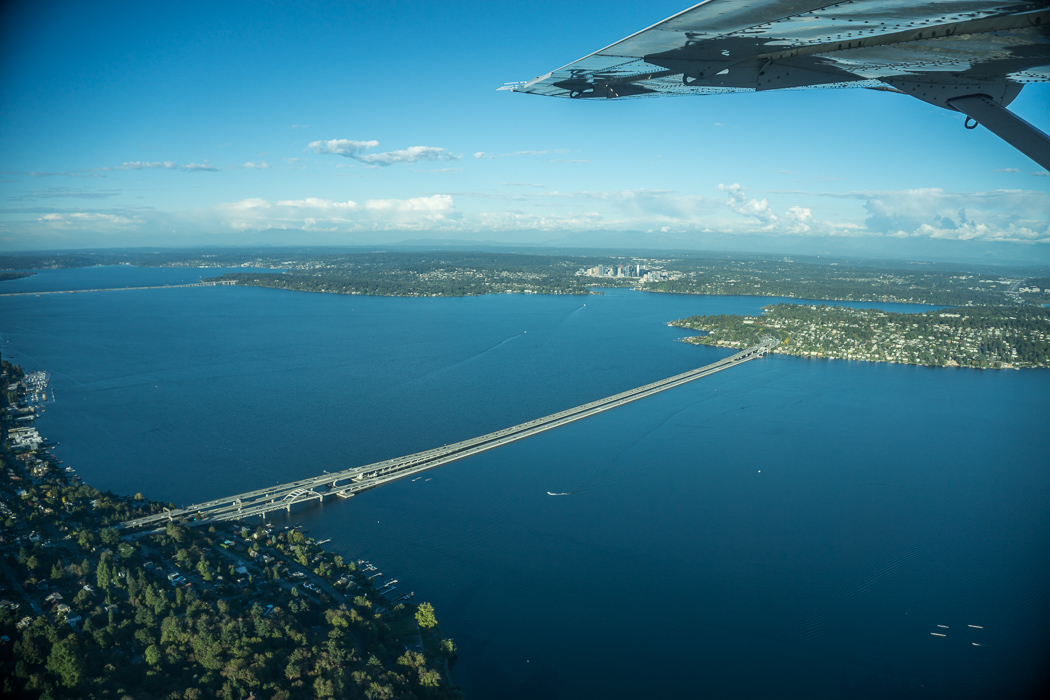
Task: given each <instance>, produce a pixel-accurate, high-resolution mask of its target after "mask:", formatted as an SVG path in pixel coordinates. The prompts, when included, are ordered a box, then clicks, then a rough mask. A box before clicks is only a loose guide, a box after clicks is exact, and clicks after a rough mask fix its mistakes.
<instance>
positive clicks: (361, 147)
mask: <svg viewBox="0 0 1050 700" xmlns="http://www.w3.org/2000/svg"><path fill="white" fill-rule="evenodd" d="M378 145H379V142H378V141H352V140H350V139H330V140H328V141H311V142H310V143H309V144H308V145H307V148H309V149H310V150H311V151H313V152H314V153H331V154H334V155H337V156H346V157H347V158H356V157H357V156H358V155H360V154H362V153H364V152H365V151H367V150H369V149H372V148H375V147H376V146H378Z"/></svg>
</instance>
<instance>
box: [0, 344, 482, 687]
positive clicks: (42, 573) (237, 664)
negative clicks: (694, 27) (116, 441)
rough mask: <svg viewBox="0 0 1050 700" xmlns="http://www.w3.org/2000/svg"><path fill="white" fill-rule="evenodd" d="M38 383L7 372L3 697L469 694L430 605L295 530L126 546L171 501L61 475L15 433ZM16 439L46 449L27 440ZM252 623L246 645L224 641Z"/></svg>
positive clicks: (208, 533) (154, 536)
mask: <svg viewBox="0 0 1050 700" xmlns="http://www.w3.org/2000/svg"><path fill="white" fill-rule="evenodd" d="M26 379H27V377H26V375H25V374H24V373H23V372H22V371H21V369H20V368H18V367H15V366H13V365H11V364H10V363H8V362H6V361H4V362H3V365H2V367H0V381H2V382H3V386H4V387H5V388H6V391H5V394H4V396H3V399H2V400H0V410H2V414H3V415H2V416H0V431H2V437H3V445H2V458H3V468H4V473H5V476H6V477H7V478H6V479H5V480H4V482H3V485H2V486H0V521H3V522H4V525H5V527H4V530H3V533H2V535H0V552H2V554H3V555H4V556H2V557H0V582H2V583H3V587H2V588H0V633H2V635H3V636H4V637H6V638H7V640H13V641H14V645H15V646H14V652H15V653H14V657H9V655H8V654H5V655H4V656H7V657H9V660H2V661H0V663H2V664H3V666H4V668H5V676H6V677H7V680H6V681H5V692H10V693H13V694H19V693H23V694H24V693H26V692H30V693H31V692H33V691H37V692H43V693H44V694H45V695H49V696H50V697H84V696H87V695H90V696H95V697H107V696H110V695H113V696H115V697H120V696H122V695H124V694H125V693H126V691H127V690H128V689H135V691H136V692H139V691H140V690H141V691H142V692H151V693H154V694H156V693H157V692H170V691H171V690H172V689H178V688H182V687H189V688H198V689H203V690H204V691H205V692H206V693H208V694H218V693H227V694H229V693H233V694H234V696H235V697H247V696H248V695H249V694H252V693H262V694H263V696H264V697H273V698H277V697H284V698H289V699H290V698H298V697H314V696H315V695H316V694H317V693H322V694H324V695H331V694H335V695H346V694H355V692H356V693H361V692H364V690H365V689H366V688H373V687H374V688H378V689H380V691H381V692H390V693H394V694H397V695H399V696H404V697H438V698H453V699H454V698H461V697H462V693H461V692H460V690H459V689H458V687H457V686H453V685H451V684H450V682H449V681H448V668H449V667H450V666H451V665H454V663H455V660H456V647H455V643H454V642H453V641H452V640H451V639H445V638H444V637H443V636H442V634H441V630H440V627H439V626H438V624H437V619H436V617H435V616H434V610H433V606H431V605H430V604H429V603H426V602H420V603H418V604H417V603H416V602H415V593H414V592H407V591H404V590H399V589H398V587H397V585H396V584H397V580H396V579H394V578H393V576H384V575H383V574H382V573H374V572H375V571H377V570H378V567H375V566H374V565H372V564H371V563H370V562H367V561H364V560H358V561H356V562H355V561H347V560H345V559H344V558H343V557H342V556H340V555H338V554H334V553H332V552H330V551H328V550H326V549H325V548H324V547H323V546H321V545H322V544H323V543H318V542H316V541H315V540H314V539H313V538H310V537H308V536H307V535H306V534H304V532H303V531H302V528H301V527H299V526H297V525H295V526H293V525H286V526H283V527H282V526H279V525H276V524H274V523H272V522H263V523H262V524H258V525H252V526H249V525H248V524H247V523H242V522H229V523H214V524H212V525H211V526H210V527H207V528H205V527H201V528H191V527H187V526H186V524H183V523H179V522H169V523H167V524H166V526H165V527H163V528H160V529H159V530H156V531H152V532H139V533H133V534H131V535H125V536H122V535H121V533H120V532H119V531H118V530H117V529H116V526H118V525H119V524H120V523H121V522H123V521H125V520H127V519H130V518H131V517H134V516H138V515H143V514H148V513H155V512H161V511H162V510H163V509H164V508H165V507H166V506H165V505H164V504H162V503H157V502H154V501H150V500H148V499H145V498H143V497H142V495H141V494H136V495H134V496H121V495H117V494H113V493H111V492H105V493H103V492H100V491H98V490H96V489H94V488H92V487H91V486H90V485H88V484H86V483H84V482H83V481H82V480H81V479H80V478H79V477H78V476H77V475H76V472H75V470H73V468H72V467H64V466H60V463H59V461H58V460H57V459H56V458H55V457H54V455H52V454H51V453H50V452H48V451H47V446H46V445H47V444H46V443H45V442H44V441H43V439H42V438H41V437H40V436H39V433H35V428H28V429H27V428H26V427H25V426H22V425H19V426H18V427H17V428H16V427H15V423H14V421H13V420H12V418H11V417H12V416H13V415H23V413H22V412H20V411H18V410H17V408H18V407H19V406H20V404H23V403H27V402H26V399H25V397H26V390H27V388H28V387H27V386H26ZM12 399H14V400H12ZM11 409H16V410H11ZM11 430H21V431H23V432H22V433H20V434H25V435H28V431H29V430H31V431H33V432H34V433H35V437H36V438H38V440H36V441H31V442H19V444H17V445H15V444H13V443H12V440H11ZM325 542H327V540H326V541H325ZM231 625H232V626H233V627H231ZM245 625H247V626H248V627H245ZM249 628H250V629H251V630H253V631H252V632H251V634H249V635H248V636H244V634H245V633H244V632H241V633H238V634H239V635H240V638H239V641H238V640H237V639H236V637H237V635H234V637H233V638H229V640H228V641H227V637H228V636H229V635H228V633H227V632H223V630H228V629H242V630H247V629H249ZM30 649H37V650H38V651H35V652H33V653H32V654H30V651H29V650H30ZM325 659H338V660H339V661H338V663H337V664H334V665H333V664H330V663H327V662H325ZM248 668H251V669H252V671H251V673H248V674H247V675H245V674H244V673H242V672H241V671H238V670H237V669H248ZM219 671H222V673H219ZM8 686H10V687H8ZM353 687H357V688H358V690H357V691H354V690H353ZM382 689H387V690H382Z"/></svg>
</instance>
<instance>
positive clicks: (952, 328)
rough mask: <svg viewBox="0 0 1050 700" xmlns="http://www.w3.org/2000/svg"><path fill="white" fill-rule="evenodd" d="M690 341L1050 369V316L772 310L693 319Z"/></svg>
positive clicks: (994, 310) (961, 310) (1042, 311)
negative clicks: (764, 342) (768, 340)
mask: <svg viewBox="0 0 1050 700" xmlns="http://www.w3.org/2000/svg"><path fill="white" fill-rule="evenodd" d="M672 325H674V326H677V327H680V328H689V329H691V330H697V331H703V335H699V336H693V337H689V338H686V339H685V340H686V342H690V343H696V344H699V345H714V346H718V347H728V348H744V347H749V346H751V345H753V344H755V343H756V342H757V341H758V340H759V339H760V338H762V337H765V336H772V337H774V338H776V339H778V340H779V341H780V344H779V345H777V347H776V349H775V350H774V351H773V352H774V353H780V354H786V355H796V356H799V357H820V358H834V359H843V360H866V361H869V362H895V363H901V364H912V365H929V366H938V367H977V368H996V369H1009V368H1020V367H1050V309H1048V308H1044V307H1037V306H1002V307H978V306H974V307H957V308H946V309H938V310H933V311H926V312H922V313H898V312H892V311H880V310H879V309H859V308H848V307H842V306H828V305H825V304H821V305H813V304H774V305H771V306H767V307H765V308H764V310H763V313H762V314H760V315H757V316H739V315H712V316H691V317H689V318H683V319H680V320H678V321H674V322H673V323H672Z"/></svg>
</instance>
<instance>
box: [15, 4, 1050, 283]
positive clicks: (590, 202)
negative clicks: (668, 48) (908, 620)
mask: <svg viewBox="0 0 1050 700" xmlns="http://www.w3.org/2000/svg"><path fill="white" fill-rule="evenodd" d="M686 5H687V3H683V2H680V1H679V2H670V1H661V2H657V3H655V4H654V3H644V4H643V3H626V2H625V3H617V4H615V5H612V6H610V4H609V3H597V2H583V3H576V4H573V5H571V6H566V5H564V4H556V3H543V4H539V3H530V4H511V5H498V6H494V5H491V4H488V3H480V2H460V3H456V4H454V5H435V6H429V5H418V4H414V3H403V2H394V3H386V4H384V5H382V6H376V5H374V4H372V3H360V2H349V3H334V2H332V3H314V4H311V5H309V6H301V5H299V4H294V5H293V4H277V5H272V6H265V7H263V6H258V5H255V4H237V5H227V4H220V5H214V4H204V3H199V2H189V3H179V4H177V5H175V4H171V5H163V6H159V7H152V6H145V5H141V4H125V3H113V2H103V3H93V4H91V5H83V4H79V3H72V2H43V3H35V4H31V5H20V6H15V5H8V6H5V8H4V10H3V22H2V23H0V26H2V29H0V31H2V32H3V42H2V47H3V48H0V51H2V52H3V54H2V58H0V67H2V68H0V100H2V101H3V104H4V105H5V109H4V111H3V113H2V114H0V170H2V174H0V183H2V185H0V200H2V204H0V250H5V251H15V250H43V249H70V248H94V247H143V246H147V247H149V246H153V247H155V246H169V247H171V246H191V245H192V246H200V245H222V246H229V245H259V244H267V245H290V246H296V245H317V244H321V245H393V244H397V243H399V242H403V241H415V242H417V244H418V243H419V242H426V241H428V240H432V241H435V243H436V242H438V241H441V242H447V241H477V242H485V243H487V244H526V245H563V246H581V247H587V246H600V247H609V246H615V245H627V246H631V247H635V248H640V247H654V248H655V247H660V248H669V247H670V248H678V249H688V248H696V249H704V248H707V249H721V250H747V251H754V252H770V253H793V252H796V253H801V254H820V253H846V254H865V255H869V256H875V257H906V256H912V257H918V258H931V259H960V258H979V259H984V260H1009V261H1031V262H1038V263H1045V262H1048V261H1050V245H1048V243H1050V217H1048V214H1047V213H1048V212H1050V173H1047V172H1046V171H1043V170H1041V169H1040V168H1039V167H1038V166H1037V165H1036V164H1035V163H1033V162H1032V161H1030V160H1029V159H1028V158H1026V157H1025V156H1023V155H1022V154H1020V153H1018V152H1017V151H1015V150H1014V149H1012V148H1011V147H1010V146H1008V145H1007V144H1005V143H1003V142H1002V141H1000V140H999V139H998V138H996V137H995V136H993V135H992V134H990V133H988V132H986V131H984V130H983V129H977V130H975V131H966V130H964V129H963V126H962V122H963V116H962V115H961V114H959V115H953V114H950V113H947V112H945V111H944V110H941V109H938V108H935V107H932V106H928V105H924V104H922V103H919V102H918V101H917V100H913V99H909V98H905V97H903V96H898V95H892V94H886V93H881V92H874V91H868V90H809V91H797V92H795V91H788V92H779V93H776V92H774V93H765V94H745V95H724V96H709V97H697V98H693V99H659V98H657V99H644V100H637V101H627V102H624V103H619V102H606V101H602V100H595V101H569V100H550V99H540V98H536V97H533V96H529V95H517V94H508V93H504V92H497V91H496V88H497V87H499V86H500V85H501V84H502V83H504V82H507V81H513V80H521V79H528V78H531V77H533V76H535V75H537V74H538V73H542V72H545V71H547V70H551V69H552V68H555V67H557V66H560V65H563V64H565V63H567V62H569V61H571V60H574V59H576V58H578V57H580V56H582V55H584V54H586V53H589V52H591V51H593V50H596V49H598V48H600V47H602V46H605V45H607V44H609V43H611V42H613V41H616V40H618V39H620V38H622V37H624V36H627V35H628V34H630V33H632V32H635V31H637V30H638V29H641V28H643V27H645V26H648V25H650V24H652V23H653V22H656V21H659V20H661V19H664V18H665V17H667V16H670V15H672V14H674V13H676V12H678V11H680V10H682V9H684V8H685V7H686ZM1048 98H1050V86H1047V85H1029V86H1027V87H1026V88H1025V89H1024V91H1023V92H1022V93H1021V96H1020V97H1019V98H1018V99H1017V101H1016V102H1014V104H1013V105H1012V109H1013V110H1014V111H1016V112H1017V113H1018V114H1019V115H1021V116H1022V117H1024V118H1025V119H1027V120H1029V121H1031V122H1032V123H1034V124H1035V125H1036V126H1038V127H1040V128H1042V129H1044V130H1048V129H1050V112H1048V111H1047V110H1046V105H1047V104H1048V103H1050V99H1048Z"/></svg>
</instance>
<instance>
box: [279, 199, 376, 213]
mask: <svg viewBox="0 0 1050 700" xmlns="http://www.w3.org/2000/svg"><path fill="white" fill-rule="evenodd" d="M264 201H265V200H264ZM275 204H276V205H277V206H279V207H291V208H292V209H318V210H321V211H355V210H356V209H357V208H358V205H357V202H355V201H353V200H349V199H348V200H347V201H345V202H335V201H332V200H331V199H319V198H318V197H307V198H306V199H282V200H280V201H278V202H275Z"/></svg>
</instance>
